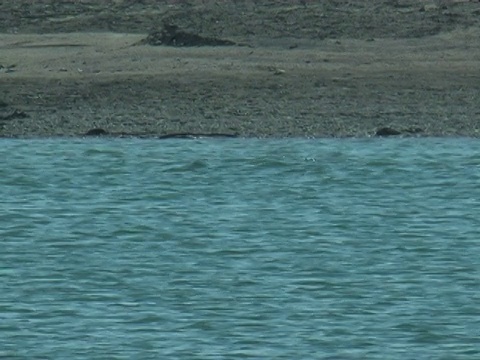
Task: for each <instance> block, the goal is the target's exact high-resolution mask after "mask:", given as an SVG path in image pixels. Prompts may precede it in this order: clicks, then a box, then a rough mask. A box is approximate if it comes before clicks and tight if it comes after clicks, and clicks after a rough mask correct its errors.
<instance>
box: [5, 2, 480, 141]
mask: <svg viewBox="0 0 480 360" xmlns="http://www.w3.org/2000/svg"><path fill="white" fill-rule="evenodd" d="M31 3H33V4H31ZM98 3H99V2H98V1H87V0H83V1H78V0H77V1H73V0H72V1H62V2H60V3H59V2H57V1H35V2H33V1H18V0H17V1H15V2H2V3H0V136H50V135H67V136H70V135H81V134H84V133H86V132H87V131H88V130H91V129H94V128H102V129H104V130H105V131H107V132H109V133H114V134H136V135H147V136H149V135H159V136H162V135H168V134H173V133H203V134H230V135H239V136H312V137H313V136H315V137H320V136H369V135H374V134H375V133H376V132H377V131H378V130H379V129H381V128H385V127H387V128H390V129H393V130H398V131H399V132H401V133H403V134H407V135H411V134H413V135H468V136H480V109H479V107H478V103H479V97H480V96H479V94H480V42H479V41H478V39H479V35H480V3H478V2H467V1H461V2H454V1H436V2H419V1H400V0H398V1H386V0H385V1H380V0H376V1H322V2H321V4H317V2H315V1H307V0H305V1H303V2H302V1H297V2H295V1H288V2H287V1H284V2H281V1H275V2H270V3H269V2H265V1H261V2H260V1H258V2H257V1H242V2H239V1H238V2H236V1H233V0H225V1H222V2H218V1H217V2H214V1H190V2H188V1H149V0H145V1H126V0H125V1H121V0H117V1H112V2H110V3H108V2H102V3H101V4H98ZM165 24H174V25H177V26H178V27H179V28H180V29H182V30H185V31H186V32H189V33H191V34H195V35H199V36H204V37H208V38H215V39H226V40H230V41H234V42H236V43H238V44H240V45H239V46H226V47H219V46H216V47H211V46H210V47H181V48H179V47H166V46H151V45H149V44H146V43H144V42H142V40H143V39H145V38H146V37H147V34H148V33H151V32H153V31H155V30H159V29H161V28H162V27H163V26H164V25H165Z"/></svg>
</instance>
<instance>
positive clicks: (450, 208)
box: [0, 138, 480, 360]
mask: <svg viewBox="0 0 480 360" xmlns="http://www.w3.org/2000/svg"><path fill="white" fill-rule="evenodd" d="M0 143H1V149H0V156H1V163H2V166H1V168H0V199H1V200H0V246H1V248H0V358H1V359H102V360H103V359H274V358H275V359H382V360H383V359H399V360H400V359H402V360H404V359H449V360H450V359H474V358H480V341H479V339H480V307H479V304H480V291H479V290H480V142H479V141H478V140H474V139H461V138H459V139H457V138H455V139H434V138H433V139H432V138H429V139H390V138H388V139H361V140H360V139H340V140H339V139H336V140H330V139H329V140H306V139H282V140H265V139H225V140H222V139H197V140H181V139H170V140H154V139H150V140H142V139H41V140H8V139H3V140H0Z"/></svg>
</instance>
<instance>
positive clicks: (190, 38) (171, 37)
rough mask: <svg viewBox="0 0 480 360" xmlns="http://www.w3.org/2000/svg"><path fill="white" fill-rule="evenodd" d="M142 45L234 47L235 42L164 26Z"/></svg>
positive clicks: (150, 35)
mask: <svg viewBox="0 0 480 360" xmlns="http://www.w3.org/2000/svg"><path fill="white" fill-rule="evenodd" d="M141 43H143V44H148V45H156V46H158V45H164V46H232V45H236V43H235V42H233V41H230V40H224V39H217V38H211V37H205V36H201V35H198V34H192V33H189V32H186V31H183V30H180V29H179V28H178V26H177V25H171V24H168V25H164V26H163V28H162V29H161V30H160V31H154V32H151V33H150V34H149V35H148V36H147V38H146V39H144V40H143V41H142V42H141Z"/></svg>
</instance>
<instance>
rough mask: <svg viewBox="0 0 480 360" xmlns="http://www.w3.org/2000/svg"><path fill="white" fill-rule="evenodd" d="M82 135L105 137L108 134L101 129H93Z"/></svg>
mask: <svg viewBox="0 0 480 360" xmlns="http://www.w3.org/2000/svg"><path fill="white" fill-rule="evenodd" d="M84 135H85V136H105V135H108V132H107V131H106V130H104V129H101V128H95V129H90V130H88V131H87V132H86V133H85V134H84Z"/></svg>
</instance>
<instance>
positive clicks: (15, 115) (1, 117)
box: [0, 109, 28, 121]
mask: <svg viewBox="0 0 480 360" xmlns="http://www.w3.org/2000/svg"><path fill="white" fill-rule="evenodd" d="M26 117H28V114H27V113H25V112H23V111H22V110H18V109H13V111H10V112H8V113H6V114H2V113H0V121H7V120H14V119H24V118H26Z"/></svg>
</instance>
